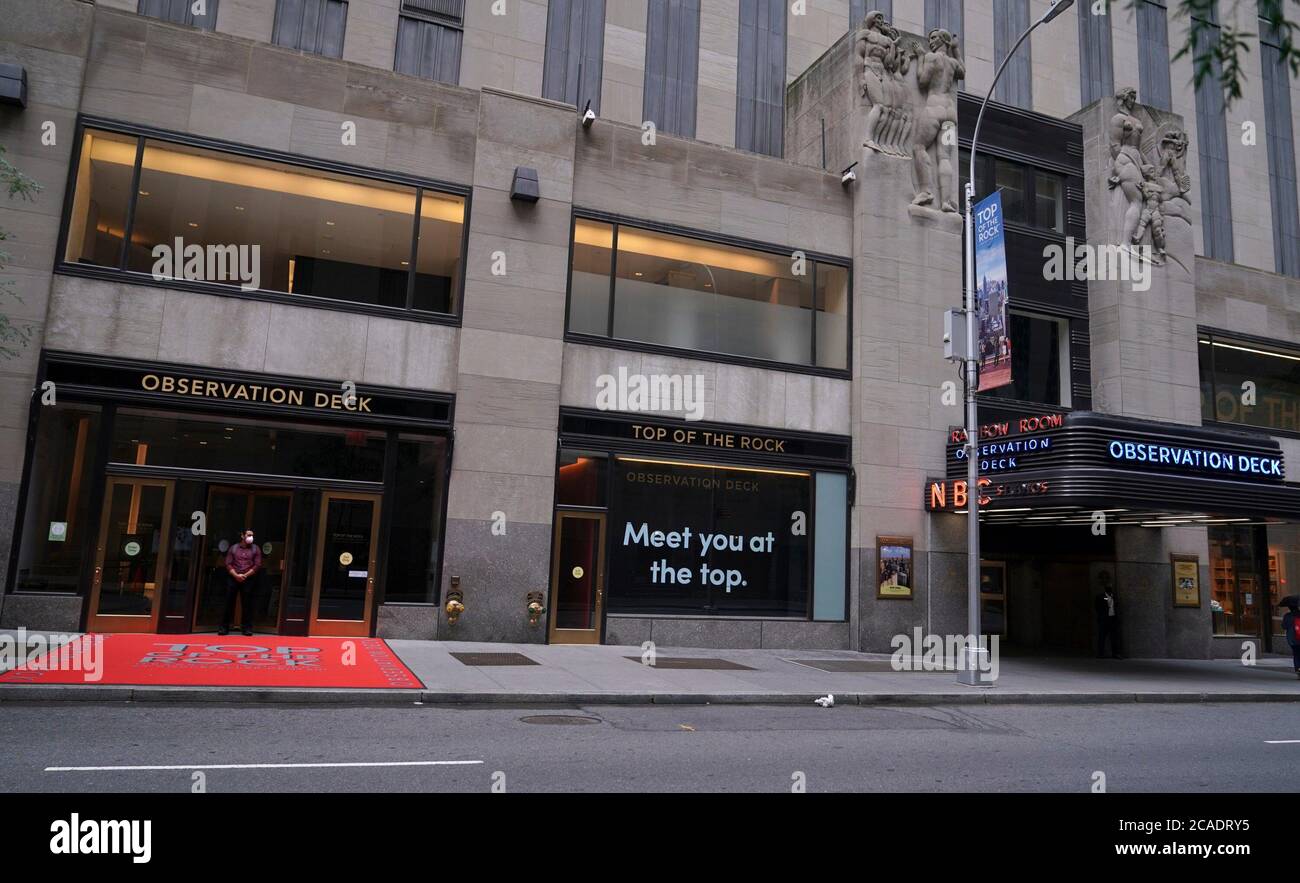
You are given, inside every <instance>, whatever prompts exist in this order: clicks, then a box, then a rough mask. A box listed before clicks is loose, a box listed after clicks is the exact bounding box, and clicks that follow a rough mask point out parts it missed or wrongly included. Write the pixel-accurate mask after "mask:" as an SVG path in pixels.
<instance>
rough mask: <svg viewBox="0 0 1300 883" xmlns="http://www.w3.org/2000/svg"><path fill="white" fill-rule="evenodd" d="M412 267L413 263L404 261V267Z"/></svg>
mask: <svg viewBox="0 0 1300 883" xmlns="http://www.w3.org/2000/svg"><path fill="white" fill-rule="evenodd" d="M410 265H411V262H410V261H402V266H403V267H409V266H410Z"/></svg>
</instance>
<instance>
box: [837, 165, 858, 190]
mask: <svg viewBox="0 0 1300 883" xmlns="http://www.w3.org/2000/svg"><path fill="white" fill-rule="evenodd" d="M856 165H857V163H854V164H853V165H852V166H849V167H848V168H847V169H845V170H844V171H842V172H840V184H842V185H843V186H845V187H848V186H849V185H850V184H852V183H853V182H854V181H856V180H858V173H857V172H855V171H853V166H856Z"/></svg>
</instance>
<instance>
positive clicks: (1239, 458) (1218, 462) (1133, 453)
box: [1106, 439, 1286, 478]
mask: <svg viewBox="0 0 1300 883" xmlns="http://www.w3.org/2000/svg"><path fill="white" fill-rule="evenodd" d="M1106 453H1107V454H1109V455H1110V458H1111V459H1112V460H1117V461H1119V462H1121V463H1142V464H1147V465H1151V466H1166V467H1174V468H1178V467H1182V468H1186V469H1195V470H1200V471H1205V472H1216V473H1223V474H1228V475H1242V476H1266V477H1269V478H1285V477H1286V470H1285V468H1284V467H1283V461H1282V458H1281V457H1273V456H1269V455H1257V454H1242V453H1237V452H1234V451H1216V450H1211V449H1208V448H1192V447H1185V446H1182V445H1166V444H1152V443H1149V442H1133V441H1121V440H1119V439H1112V440H1111V441H1110V442H1108V443H1107V444H1106Z"/></svg>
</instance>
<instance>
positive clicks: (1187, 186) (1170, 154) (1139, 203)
mask: <svg viewBox="0 0 1300 883" xmlns="http://www.w3.org/2000/svg"><path fill="white" fill-rule="evenodd" d="M1115 105H1116V110H1115V114H1114V115H1113V116H1112V117H1111V119H1110V126H1109V135H1110V157H1111V167H1110V175H1109V177H1108V178H1107V179H1106V181H1107V184H1108V185H1109V187H1110V189H1111V190H1112V191H1115V192H1116V194H1117V197H1118V198H1117V199H1116V203H1117V205H1116V211H1117V212H1119V213H1120V214H1119V217H1118V221H1119V223H1118V226H1119V228H1120V230H1121V242H1120V244H1121V245H1128V246H1143V245H1146V244H1147V242H1148V240H1149V241H1150V246H1151V260H1152V263H1156V264H1163V263H1164V262H1165V260H1166V259H1167V258H1168V257H1169V253H1168V242H1169V232H1170V231H1169V230H1168V228H1167V227H1166V223H1165V222H1166V221H1167V220H1170V219H1176V220H1178V221H1179V222H1181V223H1182V224H1190V223H1191V217H1190V212H1189V209H1190V207H1191V197H1190V196H1189V195H1188V194H1189V192H1190V191H1191V187H1192V182H1191V178H1190V177H1189V176H1188V174H1187V133H1186V132H1184V131H1183V130H1182V129H1180V128H1178V127H1177V126H1175V125H1173V124H1172V123H1166V124H1164V125H1160V124H1159V123H1158V122H1157V121H1156V120H1155V119H1152V117H1151V114H1150V112H1149V111H1148V110H1146V109H1145V108H1140V107H1139V106H1138V104H1137V90H1136V89H1134V88H1133V87H1132V86H1125V87H1124V88H1122V89H1120V90H1119V91H1118V92H1116V93H1115ZM1149 130H1154V131H1153V132H1151V133H1150V134H1148V132H1149ZM1184 232H1186V233H1188V234H1190V231H1184ZM1183 238H1185V237H1183ZM1180 263H1181V262H1180Z"/></svg>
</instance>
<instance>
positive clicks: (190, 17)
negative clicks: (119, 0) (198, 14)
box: [135, 0, 221, 34]
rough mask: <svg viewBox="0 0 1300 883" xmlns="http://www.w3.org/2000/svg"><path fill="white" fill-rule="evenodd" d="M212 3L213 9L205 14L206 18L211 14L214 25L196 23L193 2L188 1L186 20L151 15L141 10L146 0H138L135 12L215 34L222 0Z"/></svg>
mask: <svg viewBox="0 0 1300 883" xmlns="http://www.w3.org/2000/svg"><path fill="white" fill-rule="evenodd" d="M211 3H212V10H211V11H210V12H208V13H207V14H206V15H204V18H205V19H206V18H208V16H211V20H212V27H204V26H203V25H200V24H195V23H194V4H193V2H186V4H185V21H173V20H172V19H170V18H164V17H163V16H161V15H150V14H149V13H147V12H143V11H141V7H142V6H144V4H145V0H136V4H135V14H136V15H138V16H140V17H141V18H149V19H153V20H154V21H161V22H166V23H167V24H169V25H177V26H178V27H182V28H195V29H197V30H200V31H207V32H208V33H213V34H214V33H216V31H217V13H218V12H220V11H221V0H211Z"/></svg>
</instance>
